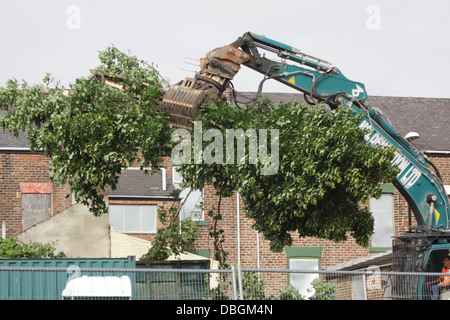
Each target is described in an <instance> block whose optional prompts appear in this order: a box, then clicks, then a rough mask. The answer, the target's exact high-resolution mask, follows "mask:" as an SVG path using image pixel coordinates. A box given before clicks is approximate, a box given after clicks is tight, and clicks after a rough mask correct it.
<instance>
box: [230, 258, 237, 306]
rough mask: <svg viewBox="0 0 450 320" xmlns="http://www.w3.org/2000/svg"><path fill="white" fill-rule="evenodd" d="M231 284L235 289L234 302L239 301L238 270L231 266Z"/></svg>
mask: <svg viewBox="0 0 450 320" xmlns="http://www.w3.org/2000/svg"><path fill="white" fill-rule="evenodd" d="M231 283H232V287H233V300H237V290H236V270H235V269H234V266H231Z"/></svg>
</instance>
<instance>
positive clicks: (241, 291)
mask: <svg viewBox="0 0 450 320" xmlns="http://www.w3.org/2000/svg"><path fill="white" fill-rule="evenodd" d="M237 272H238V283H239V300H244V290H243V288H242V271H241V265H240V264H238V266H237Z"/></svg>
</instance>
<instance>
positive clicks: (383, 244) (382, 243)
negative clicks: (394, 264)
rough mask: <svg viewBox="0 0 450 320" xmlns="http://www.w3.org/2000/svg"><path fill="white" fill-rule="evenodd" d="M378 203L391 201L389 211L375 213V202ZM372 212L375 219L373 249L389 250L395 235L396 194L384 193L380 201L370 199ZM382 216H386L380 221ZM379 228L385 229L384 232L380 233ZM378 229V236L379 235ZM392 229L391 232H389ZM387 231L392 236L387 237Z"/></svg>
mask: <svg viewBox="0 0 450 320" xmlns="http://www.w3.org/2000/svg"><path fill="white" fill-rule="evenodd" d="M376 201H389V208H388V210H389V211H384V212H381V211H380V212H375V211H374V202H376ZM370 211H371V212H372V215H373V217H374V234H373V235H372V242H371V247H374V248H389V247H391V246H392V243H391V242H390V239H391V237H392V236H393V235H394V228H395V225H394V194H392V193H383V194H382V195H381V198H380V199H375V198H370ZM380 215H386V216H384V217H383V219H380V218H381V216H380ZM379 228H383V230H384V232H380V231H379V230H380V229H379ZM377 229H378V231H379V232H378V235H377ZM388 229H390V230H388ZM386 231H388V232H389V233H390V234H389V235H388V236H386V233H387V232H386Z"/></svg>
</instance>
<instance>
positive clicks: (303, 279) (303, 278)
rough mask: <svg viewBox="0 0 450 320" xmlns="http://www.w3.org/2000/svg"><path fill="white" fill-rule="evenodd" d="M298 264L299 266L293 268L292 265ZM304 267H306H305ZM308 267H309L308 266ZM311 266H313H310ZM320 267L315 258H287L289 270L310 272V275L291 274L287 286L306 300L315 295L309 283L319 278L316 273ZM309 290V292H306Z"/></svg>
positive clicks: (318, 261)
mask: <svg viewBox="0 0 450 320" xmlns="http://www.w3.org/2000/svg"><path fill="white" fill-rule="evenodd" d="M295 263H299V264H302V265H301V266H298V267H294V266H293V264H295ZM305 265H306V266H305ZM308 265H309V266H308ZM312 265H313V266H312ZM319 266H320V259H315V258H289V269H290V270H311V271H312V273H295V272H291V273H290V276H289V284H291V285H293V286H294V288H295V289H297V291H298V293H299V294H300V295H302V296H305V297H306V298H307V299H309V298H310V297H312V296H313V295H314V294H315V290H314V288H313V287H312V286H311V282H312V281H313V280H314V279H316V278H318V277H319V273H318V272H314V271H318V270H319ZM308 290H309V291H308Z"/></svg>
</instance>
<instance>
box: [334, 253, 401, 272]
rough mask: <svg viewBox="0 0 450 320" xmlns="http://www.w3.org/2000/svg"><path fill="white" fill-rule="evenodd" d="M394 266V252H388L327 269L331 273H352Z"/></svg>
mask: <svg viewBox="0 0 450 320" xmlns="http://www.w3.org/2000/svg"><path fill="white" fill-rule="evenodd" d="M391 264H392V250H388V251H386V252H379V253H372V254H369V255H368V256H365V257H361V258H356V259H353V260H349V261H346V262H344V263H341V264H336V265H334V266H331V267H329V268H327V270H329V271H351V270H361V269H366V268H369V267H374V266H376V267H381V266H384V265H391Z"/></svg>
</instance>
